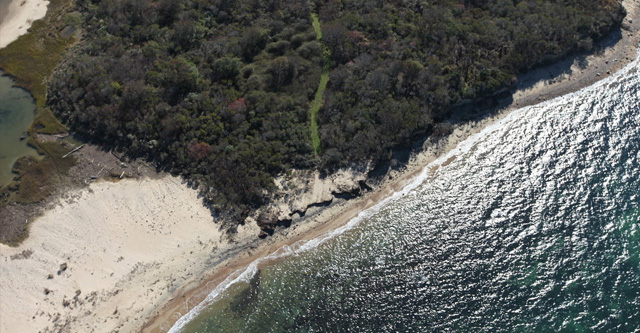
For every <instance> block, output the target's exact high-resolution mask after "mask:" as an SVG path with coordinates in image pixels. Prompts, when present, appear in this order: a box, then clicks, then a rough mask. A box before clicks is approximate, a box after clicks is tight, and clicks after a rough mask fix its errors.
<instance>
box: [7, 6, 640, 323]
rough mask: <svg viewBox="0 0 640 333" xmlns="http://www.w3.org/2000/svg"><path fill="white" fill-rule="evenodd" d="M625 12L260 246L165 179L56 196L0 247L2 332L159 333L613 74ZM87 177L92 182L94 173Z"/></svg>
mask: <svg viewBox="0 0 640 333" xmlns="http://www.w3.org/2000/svg"><path fill="white" fill-rule="evenodd" d="M32 1H33V0H32ZM623 3H625V5H626V8H627V11H628V16H627V18H625V21H628V19H629V18H631V19H633V24H632V25H631V27H629V29H630V30H622V39H621V40H620V41H618V43H616V44H615V45H614V46H613V47H611V48H607V49H605V50H604V51H602V52H601V53H600V54H598V55H595V56H591V57H587V58H586V59H580V61H579V62H580V63H581V64H585V63H586V64H588V65H587V66H586V67H585V66H572V65H571V64H568V65H567V64H563V62H560V63H558V64H554V65H551V66H546V67H541V68H538V69H536V70H533V71H531V72H529V73H528V74H526V75H525V76H523V77H522V78H521V79H522V82H521V84H520V85H519V89H518V90H517V91H516V92H515V94H514V95H513V101H512V103H511V104H510V105H509V106H508V107H506V108H504V109H502V110H501V111H500V112H499V113H497V114H496V115H493V116H490V117H486V118H484V119H482V120H479V121H474V122H469V123H466V124H463V125H459V126H456V127H455V128H454V130H453V133H452V134H451V135H449V136H447V137H445V138H443V139H442V140H441V141H439V142H438V143H437V144H431V145H429V146H427V147H426V148H425V149H423V151H422V152H420V153H418V154H416V155H414V156H412V158H411V160H410V162H409V163H408V165H406V167H404V168H403V169H402V170H392V171H390V172H389V173H388V174H387V175H386V176H385V178H384V180H382V181H381V183H380V185H379V186H376V188H375V189H373V190H372V191H370V192H367V193H365V194H364V195H362V196H360V197H356V198H354V199H350V200H347V201H337V202H336V203H334V204H332V205H330V206H328V207H325V208H318V209H315V210H314V211H310V212H308V213H307V215H306V217H305V218H303V219H302V220H301V221H296V222H295V223H294V224H292V225H291V227H289V228H287V229H278V232H276V233H275V234H274V235H273V236H271V237H268V238H266V239H264V240H261V239H258V237H257V235H258V233H259V232H260V230H259V228H258V226H257V225H256V224H255V221H254V222H252V223H246V224H245V225H243V226H240V227H239V228H238V231H237V232H236V233H235V234H228V233H226V232H223V231H221V229H220V224H219V223H218V224H217V223H215V218H213V217H212V216H211V212H210V211H209V210H208V208H207V207H205V206H204V205H203V204H202V201H201V198H200V197H199V196H198V192H197V190H195V189H193V188H190V187H189V186H188V185H187V184H186V183H185V182H184V181H182V180H180V179H179V178H177V177H173V176H168V175H165V176H162V177H155V178H154V177H151V178H149V177H146V176H139V177H140V178H138V179H124V180H121V181H119V182H108V181H99V182H95V183H92V184H91V185H89V187H86V188H81V189H76V190H72V191H70V192H69V193H68V194H65V195H63V196H62V197H60V198H54V199H53V200H52V203H53V207H48V208H47V209H46V210H45V212H44V213H43V215H42V216H41V217H39V218H37V219H36V220H35V221H33V222H32V223H31V232H30V236H29V238H27V239H26V240H25V241H24V242H23V243H22V244H21V245H19V246H18V247H8V246H5V245H2V244H0V260H1V261H3V265H2V266H1V267H0V294H2V295H3V297H2V298H0V331H3V332H4V331H7V332H13V331H40V330H42V331H44V330H46V328H48V329H50V330H67V331H95V332H102V331H104V332H110V331H114V330H120V331H126V332H130V331H140V330H143V331H145V332H165V331H167V330H168V329H170V328H171V327H172V326H173V325H174V323H175V322H176V321H177V320H178V319H179V318H180V317H181V316H182V315H183V314H185V313H186V312H187V311H189V310H190V309H191V308H193V307H194V306H196V305H197V304H199V303H200V301H202V300H203V299H204V298H205V297H206V296H207V295H208V294H209V292H210V291H211V290H212V289H213V288H214V287H215V286H216V285H218V284H219V283H221V282H223V281H225V280H226V279H227V277H228V276H229V275H230V274H233V273H234V272H237V271H238V270H240V269H244V268H246V267H247V266H249V265H250V264H251V263H252V262H254V261H256V260H257V259H259V258H264V257H267V256H269V255H271V254H272V253H274V252H275V251H278V250H279V249H281V248H282V247H285V246H291V245H293V244H300V243H301V242H305V241H308V240H311V239H314V238H317V237H319V236H321V235H323V234H326V233H328V232H331V231H332V230H335V229H337V228H339V227H341V226H344V225H346V224H347V223H348V222H349V221H351V220H352V219H353V218H355V217H357V216H358V215H359V214H361V213H362V212H363V211H364V210H366V209H368V208H371V207H373V206H375V205H377V204H378V203H379V202H381V201H382V200H384V199H386V198H389V197H390V196H392V195H394V194H395V193H397V192H398V191H400V190H402V189H403V188H404V187H405V186H406V185H408V184H411V183H413V182H414V181H415V179H416V177H418V176H419V175H420V174H421V173H423V172H424V171H425V168H430V170H431V172H435V170H436V169H437V167H438V166H437V165H433V162H434V161H436V160H437V159H438V158H441V157H443V156H445V155H447V154H448V153H449V152H451V151H453V150H454V149H455V148H456V147H457V146H458V144H459V143H460V142H462V141H464V140H465V139H467V138H469V137H470V136H472V135H474V134H477V133H479V132H481V131H482V130H483V129H485V128H487V127H488V126H490V125H491V124H495V123H496V122H498V121H499V120H500V119H503V118H504V117H505V116H506V115H508V114H509V113H510V112H511V111H512V110H515V109H519V108H521V107H524V106H527V105H532V104H536V103H539V102H542V101H544V100H548V99H551V98H553V97H556V96H561V95H565V94H567V93H570V92H573V91H578V90H579V89H581V88H584V87H587V86H590V85H591V84H593V83H595V82H596V81H598V80H600V79H602V78H604V77H606V76H608V75H609V74H607V72H610V73H612V74H613V73H615V72H616V71H617V70H619V69H621V68H622V67H623V66H624V65H626V64H627V63H629V62H630V61H632V60H633V59H634V58H635V56H636V48H637V46H638V42H639V36H638V33H637V31H638V29H639V26H638V24H637V23H638V21H640V20H638V9H637V7H638V1H637V0H635V1H630V0H625V1H624V2H623ZM632 32H633V33H632ZM16 38H17V37H16ZM614 60H615V61H614ZM576 61H577V59H576ZM568 68H569V69H568ZM598 74H599V75H598ZM527 78H529V79H531V80H530V82H529V81H527V80H526V79H527ZM541 78H544V79H541ZM532 82H536V83H532ZM85 150H87V148H85ZM81 153H82V152H81ZM91 156H93V155H91ZM453 159H455V155H452V156H451V157H449V158H448V159H446V160H444V161H442V162H441V165H446V164H447V163H450V162H451V161H452V160H453ZM101 162H102V161H101ZM118 162H119V161H118ZM96 163H97V162H96ZM103 164H105V165H107V162H103ZM128 167H129V168H134V167H133V166H132V165H129V166H128ZM96 168H97V169H96V170H94V171H95V172H91V173H90V174H92V175H93V174H96V173H98V174H99V173H100V171H102V169H104V168H102V169H100V168H99V164H98V165H97V166H96ZM98 170H100V171H98ZM123 170H125V169H123ZM127 170H128V169H127ZM138 170H139V169H138ZM138 173H139V172H138ZM123 174H124V173H123ZM176 222H179V223H176ZM50 275H51V276H52V277H51V278H49V276H50ZM78 291H80V293H78Z"/></svg>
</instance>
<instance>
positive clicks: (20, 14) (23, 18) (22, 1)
mask: <svg viewBox="0 0 640 333" xmlns="http://www.w3.org/2000/svg"><path fill="white" fill-rule="evenodd" d="M48 5H49V1H45V0H13V1H11V2H10V3H9V4H8V6H7V11H6V14H5V16H4V17H3V18H0V19H1V21H0V49H1V48H3V47H5V46H7V45H9V44H11V43H12V42H13V41H15V40H16V39H18V37H20V36H22V35H24V34H26V33H27V31H28V30H29V28H30V27H31V24H32V23H33V22H34V21H37V20H39V19H42V18H43V17H44V16H45V15H46V13H47V6H48Z"/></svg>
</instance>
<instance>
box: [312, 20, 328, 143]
mask: <svg viewBox="0 0 640 333" xmlns="http://www.w3.org/2000/svg"><path fill="white" fill-rule="evenodd" d="M311 18H312V19H313V30H314V31H315V33H316V40H317V41H318V42H319V43H322V28H320V20H319V19H318V15H316V14H311ZM322 46H323V49H325V50H326V51H325V52H323V55H322V57H323V59H324V65H323V67H322V75H320V83H318V90H316V93H315V95H314V97H313V103H312V104H311V111H310V115H309V117H310V118H311V144H312V146H313V152H314V153H315V154H316V155H318V154H320V135H319V134H318V111H320V107H321V106H322V99H323V96H324V91H325V89H326V88H327V83H329V70H330V69H331V51H329V49H328V48H327V47H326V46H325V45H324V44H323V45H322Z"/></svg>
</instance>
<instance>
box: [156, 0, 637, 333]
mask: <svg viewBox="0 0 640 333" xmlns="http://www.w3.org/2000/svg"><path fill="white" fill-rule="evenodd" d="M622 3H623V5H624V6H625V9H626V10H627V16H626V17H625V19H624V24H623V28H622V29H620V33H621V34H620V36H615V35H614V34H612V36H609V40H606V41H604V44H605V46H604V47H603V48H602V49H601V50H598V51H597V52H595V53H594V54H592V55H585V56H577V57H572V58H571V59H569V60H563V61H560V62H558V63H554V64H551V65H549V66H542V67H540V68H536V69H534V70H531V71H529V72H528V73H526V74H524V75H522V76H520V77H519V78H518V81H519V84H518V86H517V88H516V91H515V92H514V93H513V95H512V98H513V100H512V101H511V103H510V104H509V105H508V106H506V107H504V108H502V109H501V110H500V111H499V112H498V113H496V114H494V115H491V116H489V117H485V118H484V119H481V120H479V121H474V122H467V123H463V124H462V125H458V126H456V127H455V128H454V130H453V133H451V134H450V135H449V136H448V137H446V138H444V139H443V140H441V141H440V142H439V143H438V144H437V145H432V146H429V147H427V148H426V149H425V150H423V151H422V152H420V153H418V154H416V155H414V156H413V157H412V158H411V161H410V162H409V163H408V165H407V166H406V167H405V168H404V169H403V170H400V171H391V172H390V173H389V174H387V175H386V177H385V179H384V180H383V181H382V183H381V184H380V186H377V188H376V189H374V190H373V191H371V192H369V193H366V194H365V195H363V196H361V197H358V198H354V199H351V200H349V201H347V202H342V203H340V204H337V205H335V206H330V207H327V208H325V209H324V210H322V211H321V212H320V213H319V214H317V215H314V216H312V217H310V218H307V219H305V220H304V222H301V223H297V224H295V225H293V226H292V227H290V228H289V229H286V230H284V231H283V232H281V233H278V234H275V235H274V236H272V237H271V238H268V239H267V240H265V241H263V242H262V243H260V244H259V245H257V244H255V243H254V244H252V245H251V246H250V247H255V246H256V245H257V247H255V248H254V249H253V250H252V251H250V252H244V253H240V254H238V255H236V256H229V257H227V258H226V259H225V260H223V261H222V262H221V263H220V264H219V265H217V266H216V267H213V268H211V269H210V270H209V273H208V275H207V277H206V278H205V279H203V281H201V282H199V283H197V284H195V285H194V284H191V285H185V286H183V287H182V288H180V290H179V291H178V292H177V293H176V294H175V295H174V297H173V300H172V301H170V302H168V303H166V304H165V305H163V306H162V307H161V308H159V309H158V310H157V313H158V314H157V315H156V316H154V317H153V318H151V319H150V320H149V322H148V323H147V324H146V325H145V326H144V329H143V332H153V333H155V332H166V331H168V330H169V329H170V328H171V327H172V326H173V325H174V324H175V323H176V322H177V321H178V320H179V319H180V317H181V316H182V315H184V314H186V313H187V312H188V311H189V310H190V309H191V308H193V307H195V306H196V305H197V304H199V303H200V302H202V301H203V300H204V299H205V298H206V296H207V295H208V294H209V293H210V292H211V291H212V290H213V289H214V288H215V286H217V285H218V284H220V283H222V282H224V281H225V280H226V279H227V277H228V276H229V275H230V274H233V273H234V272H238V271H239V270H242V269H245V268H247V267H248V266H249V265H250V264H251V263H252V262H254V261H256V260H258V259H260V258H265V257H267V256H269V255H271V254H273V253H275V252H276V251H278V250H279V249H281V248H283V247H288V246H293V245H294V244H300V243H302V242H306V241H309V240H311V239H314V238H317V237H320V236H322V235H324V234H327V233H329V232H331V231H333V230H336V229H337V228H339V227H341V226H344V225H346V224H347V223H348V222H349V221H350V220H352V219H354V218H356V217H357V216H358V215H359V214H360V212H362V211H364V210H367V209H369V208H371V207H373V206H375V205H376V204H377V203H378V202H380V201H381V200H384V199H385V198H389V197H390V196H392V195H393V194H394V193H396V192H398V191H400V190H402V189H403V188H404V187H405V186H407V185H408V184H410V183H411V182H412V181H413V180H414V179H415V177H417V176H418V175H419V174H420V173H421V172H422V171H423V170H424V169H425V168H430V170H429V172H435V171H436V170H437V168H438V167H439V165H433V162H435V161H436V160H437V159H438V158H440V157H442V156H445V155H447V154H448V153H449V152H451V151H452V150H454V149H455V148H456V147H457V146H458V144H459V143H461V142H463V141H464V140H466V139H467V138H469V137H471V136H472V135H474V134H477V133H479V132H481V131H482V130H483V129H485V128H486V127H488V126H490V125H492V124H495V123H496V122H498V121H500V120H501V119H503V118H504V117H506V116H507V115H508V114H510V113H511V112H512V111H514V110H516V109H520V108H523V107H526V106H531V105H535V104H538V103H542V102H545V101H548V100H551V99H553V98H556V97H559V96H563V95H567V94H570V93H573V92H576V91H579V90H581V89H583V88H585V87H588V86H591V85H593V84H594V83H596V82H597V81H599V80H601V79H603V78H605V77H607V76H610V75H612V74H614V73H616V72H617V71H619V70H620V69H622V68H623V67H624V66H626V65H627V64H628V63H630V62H631V61H633V60H634V59H635V58H636V54H637V48H638V43H639V42H640V35H639V34H638V31H639V30H640V24H638V21H639V19H640V10H639V9H638V6H639V3H638V1H637V0H624V1H623V2H622ZM617 38H619V39H618V40H616V39H617ZM607 44H609V45H607ZM453 159H455V155H453V156H451V157H449V158H448V159H447V160H445V161H443V162H442V163H441V165H446V164H448V163H450V162H451V161H452V160H453Z"/></svg>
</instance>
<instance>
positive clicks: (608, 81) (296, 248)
mask: <svg viewBox="0 0 640 333" xmlns="http://www.w3.org/2000/svg"><path fill="white" fill-rule="evenodd" d="M638 55H640V52H639V53H638V54H637V55H636V59H635V60H634V61H633V62H631V63H629V64H627V65H626V66H625V67H624V68H623V69H621V70H620V71H618V72H617V73H615V74H613V75H611V76H609V77H607V78H604V79H602V80H600V81H598V82H596V83H595V84H593V85H591V86H589V87H585V88H583V89H581V90H579V91H576V92H572V93H570V94H567V95H564V96H559V97H556V98H554V99H550V100H548V101H545V102H542V103H540V104H536V105H532V106H527V107H524V108H520V109H517V110H514V111H512V112H510V113H509V114H508V115H506V116H505V117H504V118H502V119H500V120H499V121H496V122H494V123H492V124H491V125H489V126H487V127H485V128H484V129H483V130H481V131H480V132H479V133H477V134H474V135H471V136H470V137H469V138H467V139H466V140H464V141H462V142H461V143H460V144H458V145H457V146H456V148H454V149H452V150H451V151H449V152H448V153H447V154H444V155H443V156H441V157H439V158H438V159H436V160H435V161H433V162H432V163H430V164H428V165H426V166H425V167H424V168H423V169H422V171H421V172H420V174H419V175H418V176H416V177H415V178H414V179H413V180H412V181H411V182H410V183H409V184H407V185H406V186H405V187H404V188H402V189H401V190H400V191H397V192H395V193H394V194H393V195H391V196H389V197H387V198H385V199H383V200H381V201H379V202H378V203H377V204H376V205H374V206H373V207H371V208H369V209H366V210H364V211H362V212H360V213H359V214H358V216H356V217H355V218H353V219H351V220H350V221H349V222H348V223H347V224H345V225H344V226H341V227H339V228H337V229H335V230H333V231H330V232H328V233H326V234H323V235H320V236H318V237H316V238H314V239H311V240H308V241H302V242H298V243H295V244H293V245H291V246H284V247H282V248H280V249H278V250H276V251H275V252H274V253H272V254H270V255H269V256H266V257H264V258H260V259H257V260H256V261H254V262H252V263H251V264H250V265H249V266H248V267H246V268H244V269H240V270H238V271H235V272H234V273H232V274H231V275H229V277H227V278H226V279H225V280H224V281H223V282H222V283H220V284H219V285H218V286H216V288H215V289H213V291H211V293H209V295H207V297H206V298H205V299H204V300H203V301H202V302H200V303H199V304H198V305H197V306H195V307H194V308H192V309H191V310H190V311H189V312H188V313H187V314H185V315H184V316H182V317H181V318H180V319H179V320H178V321H177V322H176V323H175V324H174V325H173V327H172V328H171V329H170V330H169V332H172V333H173V332H180V331H181V330H182V329H183V328H184V327H185V325H187V324H188V323H189V322H190V321H191V320H193V319H194V318H195V317H197V316H198V315H199V314H200V313H201V312H202V311H203V309H205V308H206V307H207V306H208V305H209V304H211V303H213V302H214V301H216V300H217V298H218V297H219V296H220V295H221V294H222V293H223V292H224V291H225V290H227V289H228V288H229V287H230V286H232V285H234V284H236V283H238V282H245V283H248V282H249V281H250V280H251V278H252V277H253V276H254V275H255V274H256V272H257V271H258V267H259V265H260V264H261V263H263V262H265V261H269V260H274V259H280V258H284V257H287V256H290V255H295V254H299V253H303V252H306V251H310V250H313V249H315V248H317V247H318V246H320V245H321V244H323V243H324V242H326V241H328V240H330V239H333V238H335V237H337V236H339V235H341V234H343V233H345V232H346V231H348V230H351V229H353V228H355V227H356V226H358V225H359V224H360V223H361V222H362V221H364V220H366V219H368V218H370V217H371V216H373V215H375V214H376V213H378V212H379V211H380V210H381V209H382V208H384V207H386V206H387V205H389V204H391V203H392V202H394V201H396V200H398V199H399V198H402V197H403V196H404V195H406V194H408V193H410V192H411V191H413V190H415V189H416V188H417V187H418V186H420V185H422V184H423V183H424V182H425V181H426V180H427V178H428V177H429V170H431V169H432V167H434V166H436V165H442V164H443V163H444V162H445V161H447V160H448V159H450V158H451V157H453V156H462V155H465V154H467V153H468V152H470V151H471V150H472V149H473V148H474V147H475V146H476V145H477V144H478V143H479V142H480V141H482V140H484V139H490V138H491V137H492V133H494V132H497V131H499V130H504V129H505V127H508V126H510V125H511V124H512V123H513V122H514V121H518V120H520V119H521V118H522V117H525V116H526V115H527V114H528V113H529V112H536V111H538V112H544V110H545V109H548V108H554V107H562V106H563V105H564V104H566V103H567V102H570V101H572V100H574V99H575V97H576V96H581V95H589V94H591V93H593V92H594V91H595V90H597V89H599V87H601V86H603V85H615V84H617V81H618V80H619V79H620V78H621V77H623V76H626V75H628V74H629V73H632V72H633V71H636V68H637V67H638V61H639V60H638V59H639V58H638ZM558 116H566V115H562V114H559V115H558ZM446 169H447V167H442V168H439V169H438V171H437V172H445V171H446Z"/></svg>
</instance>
